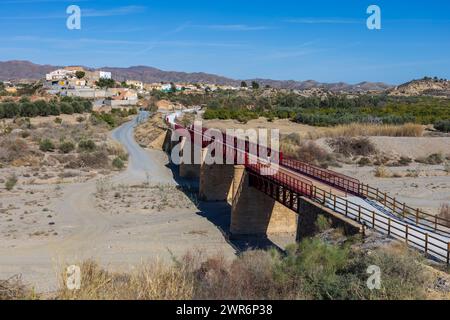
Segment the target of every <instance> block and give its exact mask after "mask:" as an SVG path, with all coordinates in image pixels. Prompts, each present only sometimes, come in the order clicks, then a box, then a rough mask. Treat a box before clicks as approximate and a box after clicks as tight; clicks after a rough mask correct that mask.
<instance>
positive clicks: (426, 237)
mask: <svg viewBox="0 0 450 320" xmlns="http://www.w3.org/2000/svg"><path fill="white" fill-rule="evenodd" d="M425 253H428V233H425Z"/></svg>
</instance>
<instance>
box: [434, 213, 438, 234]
mask: <svg viewBox="0 0 450 320" xmlns="http://www.w3.org/2000/svg"><path fill="white" fill-rule="evenodd" d="M437 228H438V216H434V230H436V231H437Z"/></svg>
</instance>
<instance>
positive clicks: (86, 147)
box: [78, 140, 97, 152]
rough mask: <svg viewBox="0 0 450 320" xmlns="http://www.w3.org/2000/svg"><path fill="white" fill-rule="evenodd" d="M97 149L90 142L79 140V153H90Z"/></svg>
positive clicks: (93, 143) (92, 142)
mask: <svg viewBox="0 0 450 320" xmlns="http://www.w3.org/2000/svg"><path fill="white" fill-rule="evenodd" d="M96 148H97V145H96V144H95V142H94V141H92V140H81V141H80V142H79V143H78V149H79V150H80V151H85V152H92V151H94V150H95V149H96Z"/></svg>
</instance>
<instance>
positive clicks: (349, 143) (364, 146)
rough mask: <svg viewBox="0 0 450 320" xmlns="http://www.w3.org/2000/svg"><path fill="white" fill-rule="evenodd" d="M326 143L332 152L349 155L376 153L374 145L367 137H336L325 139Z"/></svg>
mask: <svg viewBox="0 0 450 320" xmlns="http://www.w3.org/2000/svg"><path fill="white" fill-rule="evenodd" d="M327 143H328V145H329V146H330V147H331V148H332V149H333V150H334V152H337V153H340V154H343V155H344V156H346V157H350V156H369V155H372V154H374V153H376V151H377V150H376V148H375V145H374V144H373V142H372V141H370V140H369V138H366V137H359V138H350V137H337V138H333V139H328V140H327Z"/></svg>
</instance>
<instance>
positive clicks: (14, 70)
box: [0, 60, 393, 92]
mask: <svg viewBox="0 0 450 320" xmlns="http://www.w3.org/2000/svg"><path fill="white" fill-rule="evenodd" d="M60 67H61V66H51V65H39V64H34V63H32V62H29V61H17V60H15V61H5V62H0V81H6V80H19V79H31V80H38V79H43V78H44V77H45V74H46V73H48V72H50V71H52V70H55V69H57V68H60ZM85 68H86V69H87V70H94V69H92V68H89V67H85ZM100 69H101V70H104V71H110V72H111V73H112V75H113V78H114V79H115V80H118V81H123V80H139V81H143V82H147V83H152V82H161V81H163V82H188V83H210V84H218V85H233V86H240V84H241V81H242V80H236V79H230V78H226V77H222V76H218V75H214V74H209V73H203V72H194V73H187V72H175V71H163V70H160V69H156V68H153V67H147V66H133V67H129V68H111V67H104V68H100ZM244 81H246V82H247V83H248V84H249V85H250V83H251V81H257V82H258V83H259V84H260V85H261V86H266V85H269V86H271V87H273V88H280V89H297V90H306V89H312V88H323V89H325V90H329V91H334V92H339V91H345V92H361V91H383V90H387V89H390V88H392V87H393V86H391V85H388V84H385V83H381V82H361V83H358V84H348V83H344V82H338V83H320V82H317V81H313V80H307V81H294V80H271V79H246V80H244Z"/></svg>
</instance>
